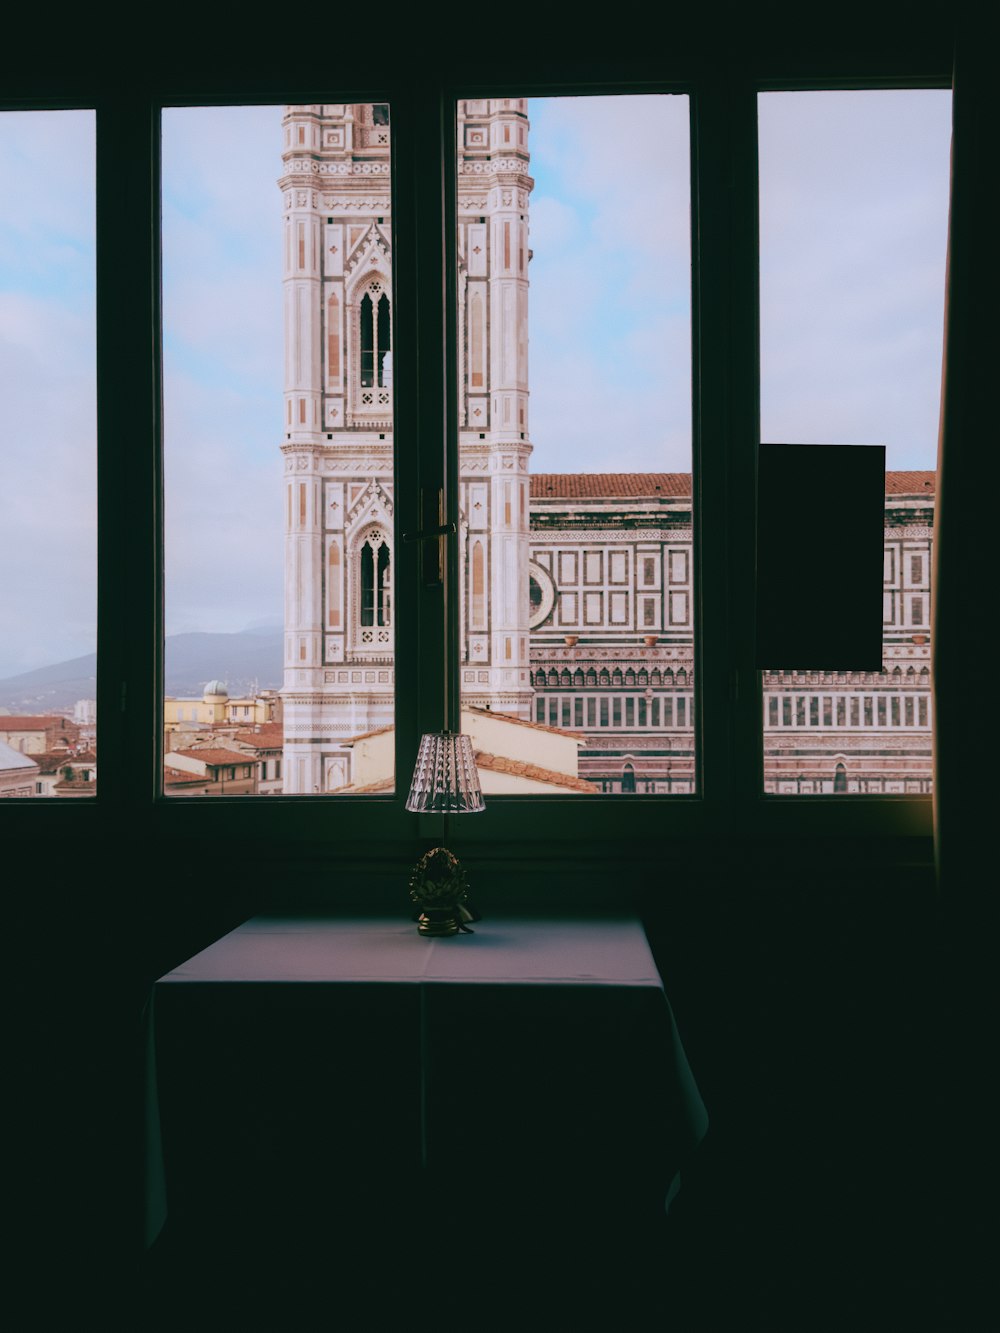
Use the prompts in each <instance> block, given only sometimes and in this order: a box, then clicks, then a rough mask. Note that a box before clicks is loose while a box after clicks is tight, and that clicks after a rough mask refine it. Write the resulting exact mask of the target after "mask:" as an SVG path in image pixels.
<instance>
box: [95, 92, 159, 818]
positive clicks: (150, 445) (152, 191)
mask: <svg viewBox="0 0 1000 1333" xmlns="http://www.w3.org/2000/svg"><path fill="white" fill-rule="evenodd" d="M158 198H159V117H158V110H157V108H156V107H155V106H154V105H153V104H152V103H151V102H148V101H147V102H143V101H142V100H137V99H136V98H135V97H134V96H128V97H125V96H120V97H119V96H116V97H114V98H109V99H108V100H106V101H103V102H101V103H100V105H99V106H98V110H97V407H98V649H97V718H98V728H99V732H98V744H99V748H100V781H99V787H98V800H99V801H100V802H101V804H102V806H105V808H107V807H120V806H122V805H124V804H131V805H139V806H146V807H148V805H149V803H150V802H151V801H152V799H153V797H154V796H155V795H156V794H157V792H158V790H159V782H158V777H159V771H160V766H161V765H160V744H161V743H160V739H159V737H160V726H159V703H158V700H159V696H160V694H161V690H160V689H159V687H158V682H159V679H160V675H161V672H160V666H161V660H162V646H161V640H162V635H161V623H160V622H161V617H160V606H161V600H162V597H161V594H162V536H161V530H160V525H161V517H162V503H161V467H160V448H159V435H160V417H161V412H160V377H159V369H158V366H159V358H158V351H159V341H160V336H159V231H158V219H159V209H158V206H157V205H158Z"/></svg>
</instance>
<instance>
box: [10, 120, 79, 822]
mask: <svg viewBox="0 0 1000 1333" xmlns="http://www.w3.org/2000/svg"><path fill="white" fill-rule="evenodd" d="M94 187H95V172H94V114H93V112H92V111H28V112H4V113H3V114H0V440H2V441H3V451H4V486H3V488H2V489H0V569H2V571H3V588H2V594H0V597H2V610H0V624H2V627H3V629H2V632H0V797H4V796H29V797H30V796H56V797H80V796H82V797H88V796H93V795H94V794H95V792H96V787H97V756H96V747H97V737H96V703H95V698H96V684H97V493H96V462H97V452H96V451H97V412H96V397H97V395H96V365H95V351H96V340H95V329H96V315H95V305H96V292H95V233H94V204H95V189H94Z"/></svg>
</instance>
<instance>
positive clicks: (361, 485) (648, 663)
mask: <svg viewBox="0 0 1000 1333" xmlns="http://www.w3.org/2000/svg"><path fill="white" fill-rule="evenodd" d="M528 129H529V126H528V119H527V103H526V101H525V100H523V99H513V98H512V99H491V100H480V101H466V102H460V103H459V109H458V135H459V143H458V174H457V189H458V251H459V254H458V261H459V281H458V293H459V329H460V337H459V347H460V366H459V383H460V386H461V389H460V401H459V445H460V450H459V481H460V498H459V507H460V532H459V537H458V540H459V542H460V552H461V559H460V564H459V568H460V589H461V605H462V618H461V644H460V653H461V683H462V705H463V708H471V709H476V710H489V711H490V712H491V713H493V714H495V715H501V716H507V717H509V718H511V719H512V720H516V721H517V722H518V723H519V724H520V731H519V735H522V736H523V737H524V745H525V747H526V758H528V759H530V758H531V755H530V749H531V733H532V730H533V728H537V729H539V732H540V731H541V729H544V730H546V731H549V730H550V729H552V728H556V729H558V730H560V731H567V732H570V733H572V734H574V735H575V736H576V737H577V739H578V742H579V751H578V763H579V776H580V778H581V779H587V780H589V782H591V783H592V784H594V788H595V789H596V790H603V791H606V792H626V793H627V792H644V791H648V792H670V793H678V794H683V793H689V792H693V791H694V790H696V771H695V733H696V722H697V719H696V717H695V711H694V710H695V675H694V673H695V659H694V623H693V584H692V573H693V571H692V549H693V548H692V525H691V484H690V481H691V479H690V477H689V476H688V475H687V474H676V473H640V474H634V473H633V474H619V473H614V474H535V475H531V473H530V472H529V458H530V455H531V448H532V447H531V443H530V435H529V417H528V265H529V261H530V258H531V251H530V249H529V246H528V201H529V196H530V192H531V189H532V180H531V177H530V175H529V174H528V165H529V158H528ZM283 135H284V151H283V172H282V175H281V178H280V182H279V184H280V187H281V191H282V195H283V202H284V291H285V304H284V312H285V313H284V319H285V404H284V439H283V441H282V446H281V448H282V453H283V455H284V487H285V495H284V506H285V646H284V654H285V658H284V687H283V690H282V696H283V703H284V728H285V731H284V763H283V770H284V791H285V792H286V793H290V794H301V793H310V792H332V791H344V790H350V789H351V788H352V787H354V786H356V785H357V780H356V779H357V775H356V774H355V773H354V771H353V768H352V765H353V764H354V762H355V760H354V753H353V752H354V746H353V742H354V740H355V738H358V737H362V736H368V735H370V734H372V733H379V732H381V731H384V730H386V729H389V728H391V727H392V726H393V699H394V664H393V558H394V552H393V419H392V354H393V347H392V338H393V321H392V228H391V192H390V174H389V173H390V151H391V126H390V116H389V108H388V107H387V106H385V105H380V104H378V103H374V104H372V103H361V104H353V105H352V104H332V105H313V106H290V107H287V108H286V112H285V116H284V120H283ZM886 489H887V494H886V557H885V558H886V564H885V571H884V593H885V601H884V605H885V615H884V627H885V634H884V638H885V655H886V666H885V669H884V670H883V671H882V672H880V673H873V674H871V675H865V674H847V673H822V672H801V671H795V670H793V669H790V670H788V671H774V672H768V673H765V677H764V700H763V719H762V722H763V727H764V750H765V772H764V781H765V789H766V790H768V791H771V792H776V793H812V792H850V791H857V792H863V791H872V792H876V791H877V792H904V791H905V792H913V791H927V790H929V784H930V725H931V718H930V682H929V656H930V649H929V647H928V641H927V635H928V632H929V631H928V624H929V619H930V582H929V581H930V566H931V559H930V553H931V531H932V523H933V474H932V473H890V474H888V477H887V488H886ZM791 558H797V557H795V556H794V555H793V556H791ZM828 559H835V557H832V556H831V557H828ZM829 572H830V573H831V574H832V576H834V577H835V564H834V565H833V566H831V567H830V568H829ZM526 723H527V724H528V725H527V726H525V725H524V724H526Z"/></svg>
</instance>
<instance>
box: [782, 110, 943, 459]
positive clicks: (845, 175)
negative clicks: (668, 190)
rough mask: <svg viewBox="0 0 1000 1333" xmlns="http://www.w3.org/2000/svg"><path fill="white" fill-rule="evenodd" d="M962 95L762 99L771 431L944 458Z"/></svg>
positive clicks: (896, 455) (891, 455) (892, 454)
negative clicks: (940, 442) (944, 359)
mask: <svg viewBox="0 0 1000 1333" xmlns="http://www.w3.org/2000/svg"><path fill="white" fill-rule="evenodd" d="M949 140H950V98H949V95H948V94H947V93H946V92H942V91H940V90H923V91H907V92H898V91H897V92H891V93H887V92H851V93H845V92H837V93H815V92H814V93H775V94H766V95H764V96H762V97H761V99H760V141H761V148H760V178H761V187H760V195H761V252H760V266H761V279H760V286H761V431H762V436H763V438H765V439H767V440H774V441H781V440H784V441H800V442H803V443H880V444H885V445H886V446H887V461H888V466H889V467H890V468H933V467H935V465H936V459H937V430H938V411H939V402H940V379H941V351H942V334H943V321H944V266H945V249H946V243H947V207H948V170H949Z"/></svg>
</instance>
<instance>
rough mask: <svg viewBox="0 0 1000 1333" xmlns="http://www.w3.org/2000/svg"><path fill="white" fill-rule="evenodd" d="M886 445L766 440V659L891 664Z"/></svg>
mask: <svg viewBox="0 0 1000 1333" xmlns="http://www.w3.org/2000/svg"><path fill="white" fill-rule="evenodd" d="M884 526H885V448H884V446H883V445H844V444H762V445H761V446H760V450H759V455H758V468H757V647H756V656H755V663H756V665H757V667H759V668H764V669H770V670H776V669H785V668H796V669H803V668H805V669H807V670H822V671H880V670H881V668H882V551H883V545H884V535H883V534H884Z"/></svg>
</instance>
